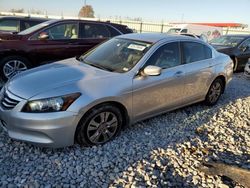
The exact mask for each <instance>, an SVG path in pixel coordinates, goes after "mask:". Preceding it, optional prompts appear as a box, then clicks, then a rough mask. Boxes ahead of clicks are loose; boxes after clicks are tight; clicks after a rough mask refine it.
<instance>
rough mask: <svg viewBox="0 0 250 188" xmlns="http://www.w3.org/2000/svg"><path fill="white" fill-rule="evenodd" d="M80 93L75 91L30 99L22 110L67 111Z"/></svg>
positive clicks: (36, 111)
mask: <svg viewBox="0 0 250 188" xmlns="http://www.w3.org/2000/svg"><path fill="white" fill-rule="evenodd" d="M80 95H81V94H80V93H74V94H70V95H65V96H60V97H52V98H47V99H40V100H34V101H29V102H27V103H26V105H25V106H24V108H23V110H22V112H32V113H41V112H59V111H65V110H67V108H68V107H69V106H70V105H71V104H72V103H73V102H74V101H75V100H76V99H77V98H78V97H79V96H80Z"/></svg>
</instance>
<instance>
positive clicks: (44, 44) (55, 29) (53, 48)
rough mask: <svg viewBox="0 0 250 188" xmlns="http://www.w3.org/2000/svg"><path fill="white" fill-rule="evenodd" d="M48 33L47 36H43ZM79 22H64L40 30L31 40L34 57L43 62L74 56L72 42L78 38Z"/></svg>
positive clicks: (74, 50)
mask: <svg viewBox="0 0 250 188" xmlns="http://www.w3.org/2000/svg"><path fill="white" fill-rule="evenodd" d="M43 35H47V36H48V37H47V38H41V37H42V36H43ZM78 38H79V37H78V22H77V21H75V22H64V23H60V24H57V25H55V26H52V27H50V28H48V29H45V30H43V31H40V32H38V33H37V34H35V35H33V36H32V37H31V38H30V40H29V46H30V47H31V49H32V53H31V54H32V56H33V59H36V60H39V61H40V62H42V63H47V62H51V61H56V60H61V59H66V58H70V57H74V56H75V54H76V49H75V48H72V44H73V43H75V42H76V41H77V40H78Z"/></svg>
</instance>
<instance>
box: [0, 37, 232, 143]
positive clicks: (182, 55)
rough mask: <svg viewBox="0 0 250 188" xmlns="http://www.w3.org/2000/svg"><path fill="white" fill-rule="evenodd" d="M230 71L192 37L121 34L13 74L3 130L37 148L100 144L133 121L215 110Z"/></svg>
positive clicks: (5, 92) (1, 103)
mask: <svg viewBox="0 0 250 188" xmlns="http://www.w3.org/2000/svg"><path fill="white" fill-rule="evenodd" d="M232 73H233V62H232V61H231V59H230V58H229V57H228V56H226V55H224V54H221V53H219V52H217V51H216V50H214V49H213V48H212V47H211V46H209V45H208V44H206V43H204V42H202V41H201V40H198V39H195V38H190V37H185V36H170V35H165V34H128V35H123V36H118V37H115V38H113V39H111V40H109V41H107V42H105V43H103V44H101V45H100V46H98V47H96V48H95V49H94V50H91V51H90V52H88V53H86V54H85V55H83V56H81V57H78V58H71V59H66V60H63V61H59V62H56V63H53V64H49V65H45V66H41V67H38V68H35V69H32V70H28V71H26V72H23V73H21V74H19V75H16V76H15V77H14V78H13V79H11V80H10V81H9V82H8V83H6V84H5V86H4V87H3V88H2V90H1V93H0V124H1V125H2V127H3V128H4V129H5V130H6V131H7V132H8V135H9V136H10V137H11V138H14V139H19V140H23V141H28V142H31V143H34V144H39V145H42V146H48V147H65V146H69V145H72V144H74V143H75V142H76V143H79V144H81V145H85V146H92V145H98V144H103V143H105V142H107V141H110V140H111V139H113V138H114V137H115V136H117V135H118V134H119V133H120V131H121V130H122V128H124V127H126V126H128V125H130V124H133V123H135V122H137V121H141V120H144V119H146V118H150V117H152V116H156V115H159V114H162V113H165V112H167V111H170V110H173V109H177V108H180V107H183V106H187V105H190V104H192V103H197V102H199V101H205V103H206V104H207V105H214V104H215V103H216V102H217V101H218V99H219V97H220V96H221V94H222V93H223V92H224V90H225V87H226V85H227V84H228V82H229V81H230V80H231V79H232Z"/></svg>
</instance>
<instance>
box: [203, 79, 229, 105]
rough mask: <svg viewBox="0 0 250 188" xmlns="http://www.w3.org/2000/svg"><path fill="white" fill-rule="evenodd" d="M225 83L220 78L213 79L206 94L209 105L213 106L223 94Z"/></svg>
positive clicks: (206, 101)
mask: <svg viewBox="0 0 250 188" xmlns="http://www.w3.org/2000/svg"><path fill="white" fill-rule="evenodd" d="M223 89H224V84H223V81H222V80H221V79H220V78H217V79H215V80H214V81H213V83H212V84H211V86H210V87H209V90H208V92H207V95H206V99H205V103H206V104H207V105H209V106H213V105H215V104H216V103H217V101H218V100H219V98H220V96H221V94H222V93H223Z"/></svg>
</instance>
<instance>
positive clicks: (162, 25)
mask: <svg viewBox="0 0 250 188" xmlns="http://www.w3.org/2000/svg"><path fill="white" fill-rule="evenodd" d="M163 27H164V24H163V23H162V24H161V33H163Z"/></svg>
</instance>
